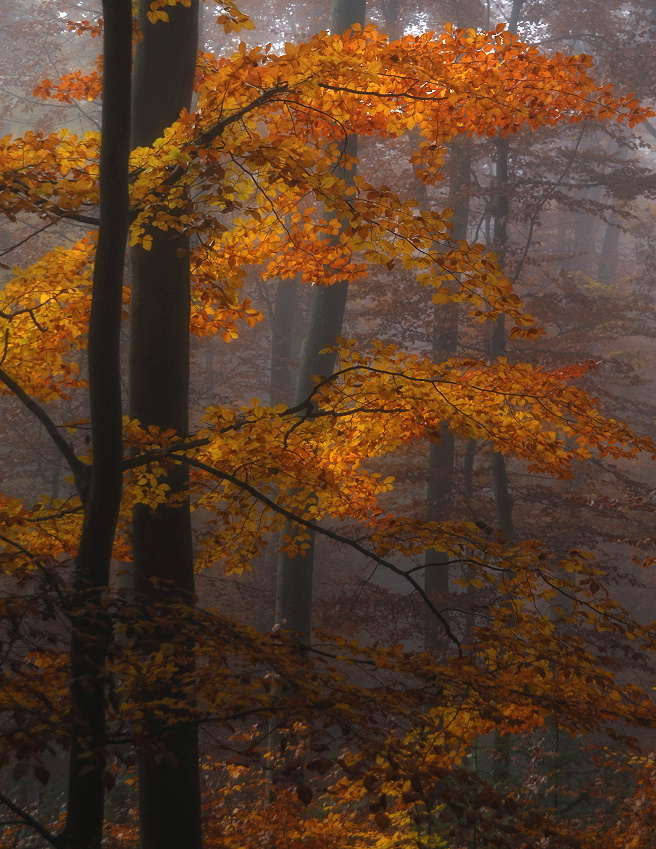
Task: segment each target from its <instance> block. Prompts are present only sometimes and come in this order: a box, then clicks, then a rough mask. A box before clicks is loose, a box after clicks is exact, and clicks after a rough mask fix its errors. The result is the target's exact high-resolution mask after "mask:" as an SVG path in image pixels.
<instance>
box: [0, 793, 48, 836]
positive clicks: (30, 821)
mask: <svg viewBox="0 0 656 849" xmlns="http://www.w3.org/2000/svg"><path fill="white" fill-rule="evenodd" d="M0 803H2V804H3V805H6V806H7V807H8V808H9V810H10V811H11V812H12V813H14V814H16V816H18V817H20V818H21V820H22V821H23V822H24V823H25V825H29V826H30V828H33V829H34V830H35V831H36V832H38V834H40V835H41V837H43V838H44V839H45V840H47V841H48V843H49V844H50V845H51V846H55V847H60V846H61V841H60V839H59V837H58V836H57V835H56V834H53V833H52V832H51V831H50V829H49V828H46V827H45V825H43V824H42V823H40V822H39V820H37V819H36V818H35V817H33V816H32V814H30V813H28V812H27V811H24V810H23V808H21V807H20V806H19V805H17V804H16V803H15V802H13V801H12V800H11V799H10V798H9V796H5V794H4V793H1V792H0Z"/></svg>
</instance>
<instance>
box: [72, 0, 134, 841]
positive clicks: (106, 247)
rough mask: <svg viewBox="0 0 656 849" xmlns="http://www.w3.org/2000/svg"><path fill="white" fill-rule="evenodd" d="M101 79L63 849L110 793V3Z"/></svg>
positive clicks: (125, 71) (120, 228)
mask: <svg viewBox="0 0 656 849" xmlns="http://www.w3.org/2000/svg"><path fill="white" fill-rule="evenodd" d="M103 18H104V35H103V38H104V50H103V52H104V73H103V102H102V141H101V149H100V174H99V179H100V228H99V231H98V245H97V248H96V255H95V260H94V268H93V295H92V301H91V315H90V319H89V337H88V358H89V396H90V413H91V446H92V449H93V466H92V471H91V479H90V483H89V488H88V492H86V493H80V494H81V496H82V498H83V502H84V522H83V525H82V536H81V539H80V546H79V549H78V554H77V559H76V586H75V592H76V602H75V605H74V606H75V607H76V608H79V609H81V610H82V613H81V614H79V615H77V616H76V617H75V619H74V621H73V634H72V640H71V696H72V701H73V716H74V718H75V723H76V725H75V730H74V734H73V739H72V742H71V761H70V773H69V784H68V812H67V820H66V827H65V830H64V833H63V835H62V838H61V846H62V847H70V849H100V844H101V841H102V833H103V820H104V801H105V787H104V783H103V772H104V769H105V749H104V747H105V685H104V672H105V670H104V667H105V659H106V652H107V648H108V645H109V641H110V639H111V623H110V622H109V621H107V620H105V619H103V618H102V617H99V616H98V610H99V609H100V610H101V609H102V606H101V604H100V600H101V596H102V594H103V591H104V590H105V589H106V587H107V584H108V582H109V568H110V563H111V557H112V547H113V543H114V535H115V532H116V522H117V520H118V512H119V506H120V501H121V491H122V480H123V433H122V429H123V424H122V412H121V371H120V345H119V343H120V330H121V311H122V296H123V268H124V261H125V247H126V242H127V234H128V226H129V199H128V165H129V156H130V77H131V67H132V2H131V0H112V1H111V2H105V3H103Z"/></svg>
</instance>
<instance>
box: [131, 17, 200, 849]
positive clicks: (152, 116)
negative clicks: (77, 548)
mask: <svg viewBox="0 0 656 849" xmlns="http://www.w3.org/2000/svg"><path fill="white" fill-rule="evenodd" d="M147 8H148V3H147V2H142V3H141V5H140V11H139V25H140V27H141V30H142V32H143V36H144V37H143V40H141V41H138V42H137V49H136V57H135V66H134V88H133V113H132V115H133V131H132V133H133V134H132V143H133V146H134V147H139V146H147V145H151V144H152V143H153V142H154V141H155V140H156V139H157V138H159V137H160V136H161V135H162V133H163V131H164V129H165V128H166V127H168V126H170V125H171V124H173V123H174V122H175V121H176V120H177V119H178V117H179V115H180V113H181V111H182V109H184V108H186V109H190V108H191V99H192V94H193V79H194V69H195V66H196V55H197V45H198V0H192V2H191V5H190V6H189V7H185V6H183V5H181V4H177V5H176V6H173V7H171V6H167V7H166V11H167V13H168V15H169V22H168V23H166V22H161V21H158V22H157V23H155V24H152V23H150V21H149V20H148V18H147V16H146V11H147ZM150 235H151V236H152V238H153V241H152V247H151V249H150V250H149V251H146V250H143V248H141V247H140V246H137V247H135V248H133V250H132V253H131V263H132V306H131V313H130V389H129V396H130V416H131V418H133V419H139V421H140V422H141V423H142V424H143V425H144V426H147V425H156V426H158V427H159V428H161V429H163V430H164V429H168V428H173V429H174V430H175V431H177V434H178V435H179V436H180V437H184V436H185V435H186V434H187V433H188V426H189V425H188V408H189V314H190V285H189V284H190V263H189V240H188V238H187V237H186V236H180V235H178V234H175V233H172V232H171V231H167V232H164V231H161V230H158V229H156V228H152V229H151V231H150ZM166 483H167V484H168V485H169V486H170V488H171V491H170V494H171V495H172V496H176V503H175V504H174V505H171V504H168V505H160V506H159V507H158V508H157V509H156V510H151V508H150V507H147V506H144V505H138V506H137V507H136V508H135V510H134V513H133V530H132V535H133V538H132V544H133V559H134V572H135V588H136V591H137V593H138V594H139V596H140V597H142V598H143V597H145V598H150V599H153V600H155V601H159V602H164V601H166V600H167V599H168V600H175V599H178V600H182V601H183V602H185V603H187V604H189V605H192V604H193V603H194V598H195V596H194V570H193V551H192V536H191V519H190V513H189V495H188V473H187V470H186V468H185V467H183V466H182V465H176V466H174V467H172V468H170V469H169V470H168V473H167V478H166ZM162 580H163V581H165V582H167V583H165V584H164V585H163V586H164V588H162V584H159V587H160V588H159V589H157V588H156V586H155V584H156V582H158V581H162ZM171 636H172V635H170V634H168V633H167V632H166V631H164V632H163V633H160V634H158V635H157V639H159V640H160V641H161V642H166V641H167V640H168V639H170V637H171ZM185 671H188V669H186V668H184V669H181V670H180V674H183V673H184V672H185ZM161 696H162V693H150V694H148V693H145V694H144V698H145V699H148V698H149V697H150V698H157V697H161ZM157 732H158V729H157V727H156V725H154V726H153V728H152V729H151V734H153V735H154V736H153V737H152V738H151V740H150V741H149V742H150V743H152V746H151V748H150V750H149V751H143V752H142V753H141V754H140V758H139V821H140V832H141V847H142V849H200V847H201V845H202V837H201V809H200V774H199V763H198V732H197V728H196V726H195V725H193V724H190V723H186V724H185V723H181V724H180V725H178V726H177V727H175V728H173V729H172V730H168V731H166V732H162V733H161V734H158V733H157ZM158 746H159V747H160V748H161V749H163V750H165V751H166V752H167V753H168V755H169V757H159V758H157V759H156V758H154V757H153V752H155V751H156V750H157V748H158Z"/></svg>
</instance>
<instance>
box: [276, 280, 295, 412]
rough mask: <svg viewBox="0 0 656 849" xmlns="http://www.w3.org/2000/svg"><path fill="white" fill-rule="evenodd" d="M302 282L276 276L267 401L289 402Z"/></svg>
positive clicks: (292, 387) (291, 391)
mask: <svg viewBox="0 0 656 849" xmlns="http://www.w3.org/2000/svg"><path fill="white" fill-rule="evenodd" d="M300 290H301V284H300V283H299V281H298V280H296V279H295V278H294V279H292V280H279V281H278V285H277V287H276V299H275V302H274V305H273V315H272V320H271V372H270V375H271V376H270V380H269V403H271V404H273V405H276V404H288V403H290V401H291V400H292V393H293V391H294V386H293V382H292V375H293V373H294V369H293V367H292V362H293V360H294V359H295V358H296V357H297V356H298V349H297V347H296V344H295V342H296V332H295V331H296V322H297V319H298V301H299V298H300V296H301V291H300Z"/></svg>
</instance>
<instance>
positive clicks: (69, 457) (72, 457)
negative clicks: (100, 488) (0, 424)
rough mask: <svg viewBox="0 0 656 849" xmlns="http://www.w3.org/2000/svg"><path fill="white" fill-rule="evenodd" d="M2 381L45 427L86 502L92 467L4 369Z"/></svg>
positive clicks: (2, 370)
mask: <svg viewBox="0 0 656 849" xmlns="http://www.w3.org/2000/svg"><path fill="white" fill-rule="evenodd" d="M0 380H1V381H2V382H3V383H4V384H5V386H6V387H7V388H8V389H11V391H12V392H13V393H14V395H15V396H16V397H17V398H18V400H19V401H21V402H22V403H23V404H24V405H25V406H26V407H27V409H28V410H29V411H30V412H31V413H32V414H33V415H34V416H35V417H36V418H37V419H38V420H39V421H40V422H41V424H42V425H43V426H44V428H45V429H46V431H47V433H48V435H49V436H50V438H51V439H52V441H53V442H54V443H55V445H56V446H57V448H58V449H59V450H60V451H61V454H62V456H63V458H64V459H65V460H66V462H67V463H68V465H69V468H70V470H71V471H72V472H73V477H74V479H75V486H76V487H77V491H78V493H79V495H80V498H81V499H82V501H83V502H84V500H85V498H86V493H87V489H88V487H89V480H90V478H91V466H89V465H87V463H84V462H83V461H82V460H80V458H79V457H78V456H77V455H76V454H75V451H73V449H72V448H71V446H70V445H69V444H68V442H66V440H65V439H64V437H63V436H62V435H61V433H60V431H59V428H58V427H57V425H56V424H55V423H54V421H53V420H52V419H51V418H50V416H49V415H48V413H47V412H46V411H45V410H44V408H43V407H42V406H41V404H39V403H38V402H37V401H35V400H34V398H32V397H30V396H29V395H28V394H27V392H26V391H25V390H24V389H23V388H22V386H20V385H19V384H18V383H17V382H16V381H15V380H14V379H13V378H12V377H10V376H9V375H8V374H7V372H6V371H4V369H1V368H0Z"/></svg>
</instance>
